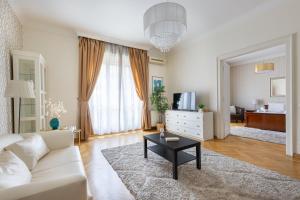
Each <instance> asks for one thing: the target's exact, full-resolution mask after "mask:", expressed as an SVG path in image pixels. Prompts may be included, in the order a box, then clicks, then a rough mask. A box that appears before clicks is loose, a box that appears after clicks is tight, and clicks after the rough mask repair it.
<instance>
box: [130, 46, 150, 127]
mask: <svg viewBox="0 0 300 200" xmlns="http://www.w3.org/2000/svg"><path fill="white" fill-rule="evenodd" d="M129 60H130V65H131V70H132V75H133V79H134V83H135V89H136V92H137V95H138V96H139V98H140V99H141V100H142V101H143V115H142V116H143V117H142V129H144V130H145V129H151V118H150V111H149V108H148V104H149V102H148V99H149V98H148V88H149V87H148V84H149V68H148V63H149V58H148V55H147V51H145V50H141V49H134V48H129Z"/></svg>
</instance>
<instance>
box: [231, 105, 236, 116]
mask: <svg viewBox="0 0 300 200" xmlns="http://www.w3.org/2000/svg"><path fill="white" fill-rule="evenodd" d="M230 114H233V115H235V114H236V108H235V106H230Z"/></svg>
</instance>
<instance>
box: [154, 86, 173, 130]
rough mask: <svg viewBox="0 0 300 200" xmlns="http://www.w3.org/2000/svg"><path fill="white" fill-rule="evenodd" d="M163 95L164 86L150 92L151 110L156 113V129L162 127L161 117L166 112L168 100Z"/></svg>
mask: <svg viewBox="0 0 300 200" xmlns="http://www.w3.org/2000/svg"><path fill="white" fill-rule="evenodd" d="M164 93H165V87H164V86H158V87H155V88H154V91H153V92H152V95H151V97H150V100H151V104H152V106H153V108H154V109H155V110H156V111H157V112H158V115H159V117H158V123H157V129H158V130H159V129H160V128H163V127H164V124H163V116H164V113H165V112H166V110H168V107H169V105H168V99H167V97H166V96H165V95H164Z"/></svg>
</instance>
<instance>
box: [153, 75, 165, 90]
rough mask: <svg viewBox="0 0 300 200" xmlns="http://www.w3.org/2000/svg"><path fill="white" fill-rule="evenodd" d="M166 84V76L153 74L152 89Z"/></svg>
mask: <svg viewBox="0 0 300 200" xmlns="http://www.w3.org/2000/svg"><path fill="white" fill-rule="evenodd" d="M163 85H164V78H163V77H158V76H152V91H154V89H155V88H156V87H161V86H163Z"/></svg>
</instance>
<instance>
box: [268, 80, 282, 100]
mask: <svg viewBox="0 0 300 200" xmlns="http://www.w3.org/2000/svg"><path fill="white" fill-rule="evenodd" d="M270 91H271V97H285V95H286V80H285V77H276V78H271V83H270Z"/></svg>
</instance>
